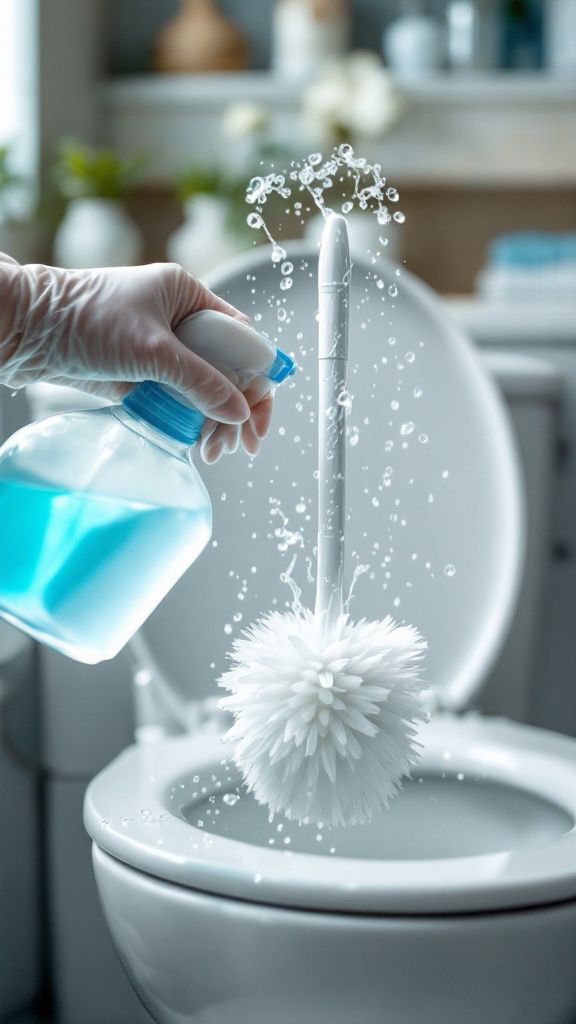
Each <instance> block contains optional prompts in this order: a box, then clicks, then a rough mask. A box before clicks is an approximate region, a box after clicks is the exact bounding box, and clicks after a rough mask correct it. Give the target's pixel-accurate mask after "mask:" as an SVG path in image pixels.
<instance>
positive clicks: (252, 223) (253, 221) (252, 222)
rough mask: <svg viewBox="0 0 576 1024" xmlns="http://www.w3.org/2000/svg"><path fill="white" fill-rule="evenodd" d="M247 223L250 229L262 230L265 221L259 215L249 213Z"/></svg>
mask: <svg viewBox="0 0 576 1024" xmlns="http://www.w3.org/2000/svg"><path fill="white" fill-rule="evenodd" d="M246 223H247V225H248V227H249V228H261V227H262V225H263V223H264V221H263V220H262V217H261V216H260V214H259V213H249V214H248V216H247V217H246Z"/></svg>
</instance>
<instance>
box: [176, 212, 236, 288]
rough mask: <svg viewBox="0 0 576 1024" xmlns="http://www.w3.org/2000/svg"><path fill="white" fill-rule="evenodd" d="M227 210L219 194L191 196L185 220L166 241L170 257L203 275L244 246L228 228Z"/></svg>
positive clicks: (196, 273)
mask: <svg viewBox="0 0 576 1024" xmlns="http://www.w3.org/2000/svg"><path fill="white" fill-rule="evenodd" d="M227 212H228V207H227V204H226V202H225V201H224V200H223V199H221V198H220V197H219V196H212V195H205V194H203V193H200V194H198V195H196V196H193V197H192V198H191V199H188V200H187V202H186V204H185V206H184V223H183V224H182V225H181V226H180V227H179V228H177V229H176V231H174V232H173V233H172V234H171V235H170V238H169V239H168V241H167V243H166V254H167V256H168V259H170V260H173V261H174V262H175V263H179V264H180V266H181V267H184V269H185V270H187V271H188V272H189V273H190V274H194V276H195V277H202V275H203V274H206V273H208V271H209V270H212V268H213V267H217V266H219V264H221V263H225V262H226V260H228V259H230V258H231V257H232V256H235V255H236V253H238V252H240V251H241V250H242V249H243V248H244V247H243V246H242V245H241V244H240V243H239V242H238V240H237V239H235V238H234V237H233V236H231V235H230V232H229V231H228V229H227V226H226V216H227Z"/></svg>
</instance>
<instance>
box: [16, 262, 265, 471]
mask: <svg viewBox="0 0 576 1024" xmlns="http://www.w3.org/2000/svg"><path fill="white" fill-rule="evenodd" d="M200 309H215V310H217V311H218V312H221V313H226V314H228V315H229V316H233V317H235V318H237V319H239V320H243V321H244V322H246V323H248V322H249V320H248V317H246V316H244V315H243V314H242V313H240V312H239V311H238V310H237V309H235V308H234V307H233V306H230V305H229V304H228V303H227V302H225V301H224V300H223V299H221V298H219V297H218V296H217V295H215V294H214V293H213V292H211V291H210V290H209V289H208V288H206V287H205V286H204V285H203V284H202V283H201V282H200V281H197V280H196V279H195V278H194V277H191V275H190V274H187V273H186V271H184V270H183V269H182V268H181V267H179V266H177V265H176V264H170V263H154V264H149V265H147V266H142V267H114V268H110V269H106V268H105V269H97V270H63V269H60V268H57V267H47V266H43V265H40V264H27V265H25V266H20V265H19V264H18V263H16V262H15V261H14V260H12V259H10V257H8V256H3V255H0V383H2V384H5V385H6V386H7V387H11V388H22V387H25V386H26V384H30V383H32V382H35V381H47V382H49V383H52V384H61V385H68V386H70V387H75V388H80V389H81V390H82V391H87V392H89V393H90V394H96V395H100V396H101V397H103V398H108V399H111V400H112V401H120V400H121V399H122V398H123V397H124V395H125V394H127V392H128V391H130V390H132V388H133V387H134V385H135V384H137V383H139V382H140V381H143V380H153V381H156V382H157V383H160V384H169V385H171V386H172V387H174V388H176V389H177V390H178V391H181V392H182V394H184V395H186V397H187V398H189V399H190V400H191V401H192V402H193V403H194V404H195V405H196V406H197V408H198V409H199V410H200V411H201V412H202V413H204V414H205V415H206V416H207V417H209V419H208V421H207V423H206V427H205V429H204V431H203V440H202V446H201V450H202V457H203V458H204V460H205V461H206V462H215V461H216V459H218V458H219V457H220V455H221V454H222V453H223V452H224V451H235V450H236V448H237V446H238V441H239V438H241V440H242V445H243V447H244V449H245V450H246V451H247V452H248V454H249V455H255V454H256V453H257V452H258V449H259V447H260V442H261V440H262V438H263V437H264V436H265V435H266V432H267V430H268V426H269V422H270V416H271V412H272V395H271V394H269V395H266V396H265V397H264V398H263V399H262V398H259V397H258V394H257V392H256V393H252V395H251V391H250V389H248V390H247V391H246V396H244V395H242V393H241V392H240V391H239V390H238V388H236V387H235V386H234V385H233V384H232V383H231V382H230V381H229V380H227V378H226V377H225V376H224V375H223V374H222V373H220V372H219V370H217V369H215V368H214V367H213V366H211V365H210V364H209V363H207V362H206V361H205V360H204V359H201V358H200V356H197V355H196V354H195V353H194V352H190V351H189V350H188V349H187V348H186V347H185V346H184V345H182V343H181V342H180V341H179V340H178V338H176V336H175V335H174V334H173V333H172V332H173V329H174V328H176V327H177V326H178V324H179V323H180V322H181V321H182V320H184V319H185V318H186V317H188V316H190V314H191V313H195V312H196V311H198V310H200ZM251 399H252V400H251Z"/></svg>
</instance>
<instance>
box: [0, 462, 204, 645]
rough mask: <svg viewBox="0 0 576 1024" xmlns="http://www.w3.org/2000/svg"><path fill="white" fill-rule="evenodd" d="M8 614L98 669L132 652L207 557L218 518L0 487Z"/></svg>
mask: <svg viewBox="0 0 576 1024" xmlns="http://www.w3.org/2000/svg"><path fill="white" fill-rule="evenodd" d="M0 523H1V524H2V536H1V538H0V615H2V616H3V617H4V618H6V619H8V620H9V621H10V622H13V623H14V624H15V625H17V626H19V627H20V628H21V629H24V630H25V631H26V632H27V633H30V634H31V635H32V636H34V637H36V638H37V639H38V640H40V641H42V642H43V643H46V644H48V645H49V646H51V647H55V648H56V650H58V651H61V652H62V653H63V654H67V655H68V656H70V657H73V658H76V659H77V660H78V661H84V662H87V663H89V664H93V663H95V662H98V661H101V660H103V659H105V658H111V657H113V656H114V655H115V654H117V653H118V651H119V650H120V649H121V648H122V647H123V646H124V644H125V643H126V642H127V641H128V640H129V638H130V637H131V636H132V635H133V633H134V632H135V631H136V630H137V629H138V628H139V626H141V625H142V623H143V622H144V621H145V619H147V617H148V615H149V614H150V612H151V611H153V609H154V608H155V607H156V605H157V604H158V603H159V602H160V601H161V599H162V598H163V597H164V596H165V594H167V593H168V591H169V590H170V589H171V587H172V586H173V585H174V583H175V582H176V580H177V579H179V577H180V576H181V575H182V573H183V572H184V571H185V570H186V569H187V568H188V566H189V565H190V564H191V563H192V562H193V561H194V559H195V558H197V557H198V555H199V554H200V552H201V551H202V549H203V548H204V546H205V544H206V543H207V541H208V538H209V537H210V532H211V511H210V508H209V507H206V506H201V507H199V508H194V509H186V508H166V507H158V506H152V505H147V504H142V503H135V502H129V501H126V500H118V499H116V498H111V497H109V496H106V495H98V494H86V493H74V492H69V491H64V490H53V489H50V488H49V487H44V486H41V485H39V483H38V482H37V481H34V480H31V479H30V478H26V479H24V480H19V479H16V480H15V479H12V480H6V479H4V480H0Z"/></svg>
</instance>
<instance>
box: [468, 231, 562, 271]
mask: <svg viewBox="0 0 576 1024" xmlns="http://www.w3.org/2000/svg"><path fill="white" fill-rule="evenodd" d="M567 261H570V262H575V261H576V232H572V233H562V234H552V233H549V232H544V231H518V232H514V233H512V234H509V235H500V236H499V237H497V238H494V239H493V240H492V242H490V244H489V247H488V262H489V264H490V265H491V266H493V267H536V266H546V265H547V266H549V265H551V264H558V263H565V262H567Z"/></svg>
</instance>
